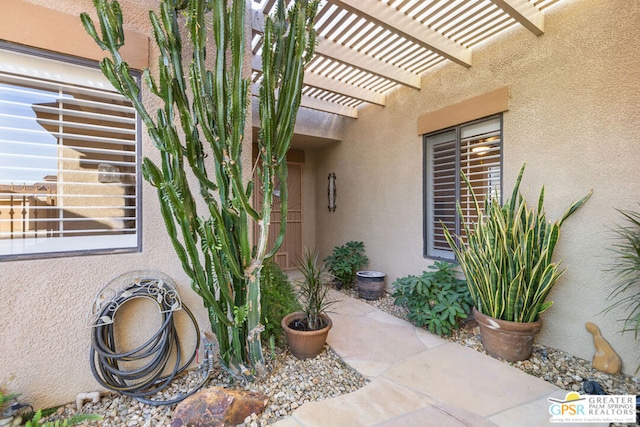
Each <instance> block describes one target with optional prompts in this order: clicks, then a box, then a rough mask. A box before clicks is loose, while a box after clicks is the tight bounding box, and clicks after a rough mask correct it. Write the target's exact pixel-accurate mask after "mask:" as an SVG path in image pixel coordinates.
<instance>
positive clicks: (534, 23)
mask: <svg viewBox="0 0 640 427" xmlns="http://www.w3.org/2000/svg"><path fill="white" fill-rule="evenodd" d="M491 2H492V3H493V4H495V5H496V6H498V7H499V8H500V9H502V10H504V11H505V12H506V13H507V14H508V15H509V16H511V17H512V18H513V19H515V20H516V21H518V22H519V23H520V24H521V25H522V26H523V27H525V28H526V29H527V30H529V31H531V32H532V33H533V34H535V35H536V36H541V35H543V34H544V15H543V14H542V12H540V11H539V10H538V9H537V8H536V7H535V6H534V5H532V4H531V2H529V1H528V0H491Z"/></svg>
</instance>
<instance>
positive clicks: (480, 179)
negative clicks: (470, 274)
mask: <svg viewBox="0 0 640 427" xmlns="http://www.w3.org/2000/svg"><path fill="white" fill-rule="evenodd" d="M424 152H425V156H424V158H425V165H424V175H425V176H424V181H425V203H424V205H425V215H424V218H425V226H424V230H425V238H424V242H425V245H424V246H425V250H424V251H425V256H427V257H434V258H444V259H453V258H454V255H453V252H452V251H451V248H450V247H449V245H448V243H447V241H446V239H445V237H444V233H443V227H442V224H444V225H445V226H446V227H447V228H448V229H449V230H450V231H452V232H454V233H455V234H457V235H459V236H461V237H462V238H464V235H463V230H464V227H463V225H462V223H461V220H462V219H461V218H460V216H459V214H458V210H457V207H456V205H457V203H460V207H461V209H462V212H463V215H464V217H465V218H466V219H467V221H469V222H475V221H476V219H477V218H476V214H475V208H474V205H473V199H472V197H471V193H470V192H469V190H468V189H467V186H466V185H465V183H464V181H463V180H462V178H461V175H460V172H461V171H462V172H464V173H465V175H466V176H467V178H468V179H469V182H470V183H471V186H472V187H473V191H474V193H475V194H476V196H477V198H478V202H479V203H480V207H481V208H482V209H484V207H485V206H486V203H488V202H489V201H490V200H491V199H492V198H497V200H498V202H500V200H501V194H502V191H501V172H502V117H501V116H492V117H489V118H486V119H482V120H479V121H475V122H472V123H468V124H464V125H460V126H456V127H454V128H450V129H446V130H443V131H438V132H434V133H431V134H428V135H425V136H424Z"/></svg>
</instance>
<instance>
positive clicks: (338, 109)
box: [251, 83, 358, 119]
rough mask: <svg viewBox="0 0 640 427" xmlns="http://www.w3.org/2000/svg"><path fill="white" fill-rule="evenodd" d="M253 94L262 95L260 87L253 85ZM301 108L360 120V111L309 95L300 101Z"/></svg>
mask: <svg viewBox="0 0 640 427" xmlns="http://www.w3.org/2000/svg"><path fill="white" fill-rule="evenodd" d="M251 94H252V95H253V96H256V97H257V96H259V95H260V85H259V84H256V83H254V84H253V85H251ZM300 106H301V107H304V108H309V109H311V110H317V111H322V112H325V113H331V114H337V115H339V116H344V117H351V118H353V119H357V118H358V109H357V108H354V107H348V106H346V105H342V104H337V103H335V102H329V101H324V100H322V99H318V98H313V97H311V96H308V95H302V99H301V100H300Z"/></svg>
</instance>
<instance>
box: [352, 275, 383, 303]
mask: <svg viewBox="0 0 640 427" xmlns="http://www.w3.org/2000/svg"><path fill="white" fill-rule="evenodd" d="M356 277H357V278H358V295H359V296H360V298H364V299H368V300H377V299H378V298H380V297H381V296H382V293H383V292H384V278H385V274H384V273H381V272H380V271H358V272H357V273H356Z"/></svg>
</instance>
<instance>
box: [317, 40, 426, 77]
mask: <svg viewBox="0 0 640 427" xmlns="http://www.w3.org/2000/svg"><path fill="white" fill-rule="evenodd" d="M318 40H319V41H318V45H317V46H316V49H315V53H316V54H318V55H321V56H324V57H326V58H330V59H333V60H334V61H338V62H340V63H342V64H347V65H350V66H352V67H354V68H357V69H359V70H362V71H366V72H367V73H370V74H373V75H376V76H379V77H382V78H384V79H387V80H391V81H393V82H396V83H398V84H401V85H403V86H407V87H410V88H413V89H420V87H421V78H420V76H419V75H418V74H414V73H410V72H409V71H405V70H403V69H401V68H398V67H394V66H393V65H391V64H389V63H387V62H384V61H381V60H379V59H377V58H375V57H373V56H369V55H366V54H364V53H362V52H359V51H357V50H355V49H351V48H349V47H346V46H344V45H342V44H340V43H336V42H334V41H331V40H328V39H325V38H322V37H318Z"/></svg>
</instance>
